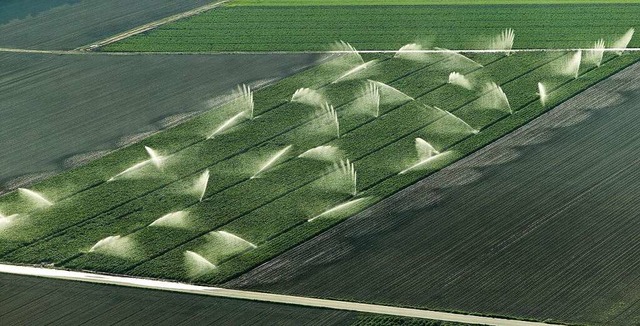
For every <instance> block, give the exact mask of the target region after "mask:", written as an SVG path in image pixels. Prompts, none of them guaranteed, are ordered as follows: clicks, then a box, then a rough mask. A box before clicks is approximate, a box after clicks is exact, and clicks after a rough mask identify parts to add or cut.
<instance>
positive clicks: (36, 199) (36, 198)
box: [18, 188, 53, 208]
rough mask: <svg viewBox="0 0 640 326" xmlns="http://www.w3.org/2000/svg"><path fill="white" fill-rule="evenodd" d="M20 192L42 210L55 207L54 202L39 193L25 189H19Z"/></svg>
mask: <svg viewBox="0 0 640 326" xmlns="http://www.w3.org/2000/svg"><path fill="white" fill-rule="evenodd" d="M18 192H20V194H21V195H23V196H24V197H26V198H27V199H29V200H30V201H31V202H33V203H34V204H36V206H38V207H40V208H45V207H49V206H52V205H53V202H51V201H50V200H48V199H47V198H46V197H45V196H44V195H42V194H41V193H39V192H36V191H33V190H29V189H25V188H18Z"/></svg>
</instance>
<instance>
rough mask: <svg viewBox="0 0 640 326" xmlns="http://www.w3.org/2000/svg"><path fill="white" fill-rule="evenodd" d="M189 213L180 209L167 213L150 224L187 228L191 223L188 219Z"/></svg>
mask: <svg viewBox="0 0 640 326" xmlns="http://www.w3.org/2000/svg"><path fill="white" fill-rule="evenodd" d="M187 215H188V213H187V212H185V211H178V212H172V213H169V214H166V215H164V216H162V217H160V218H159V219H157V220H155V221H153V223H151V224H149V226H161V227H169V228H186V227H188V225H189V223H188V221H187V219H186V218H187Z"/></svg>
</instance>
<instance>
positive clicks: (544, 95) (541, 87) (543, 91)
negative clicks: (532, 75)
mask: <svg viewBox="0 0 640 326" xmlns="http://www.w3.org/2000/svg"><path fill="white" fill-rule="evenodd" d="M538 96H540V103H541V104H542V106H546V105H547V98H548V97H549V95H548V94H547V89H546V87H545V86H544V85H543V84H542V83H538Z"/></svg>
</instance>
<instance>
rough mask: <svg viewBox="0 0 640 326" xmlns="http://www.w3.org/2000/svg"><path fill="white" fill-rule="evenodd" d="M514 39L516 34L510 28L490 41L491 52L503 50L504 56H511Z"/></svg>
mask: <svg viewBox="0 0 640 326" xmlns="http://www.w3.org/2000/svg"><path fill="white" fill-rule="evenodd" d="M515 38H516V34H515V32H514V31H513V29H511V28H507V29H505V30H503V31H502V33H500V35H498V36H496V37H494V39H493V40H492V41H491V47H490V48H491V49H492V50H504V51H505V53H506V55H511V49H513V41H514V40H515Z"/></svg>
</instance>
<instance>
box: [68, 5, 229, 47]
mask: <svg viewBox="0 0 640 326" xmlns="http://www.w3.org/2000/svg"><path fill="white" fill-rule="evenodd" d="M229 1H230V0H222V1H216V2H214V3H210V4H208V5H204V6H201V7H198V8H195V9H191V10H189V11H185V12H182V13H179V14H175V15H172V16H169V17H165V18H162V19H159V20H156V21H152V22H150V23H146V24H144V25H141V26H138V27H135V28H133V29H130V30H128V31H126V32H122V33H119V34H116V35H114V36H110V37H109V38H106V39H104V40H101V41H98V42H94V43H91V44H88V45H84V46H81V47H79V48H76V50H77V51H92V50H94V49H97V48H100V47H103V46H105V45H109V44H111V43H115V42H118V41H121V40H124V39H125V38H127V37H130V36H133V35H136V34H140V33H144V32H147V31H150V30H152V29H154V28H157V27H159V26H162V25H164V24H168V23H172V22H174V21H176V20H179V19H183V18H187V17H191V16H195V15H198V14H201V13H203V12H205V11H209V10H211V9H214V8H217V7H219V6H221V5H223V4H225V3H227V2H229Z"/></svg>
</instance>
